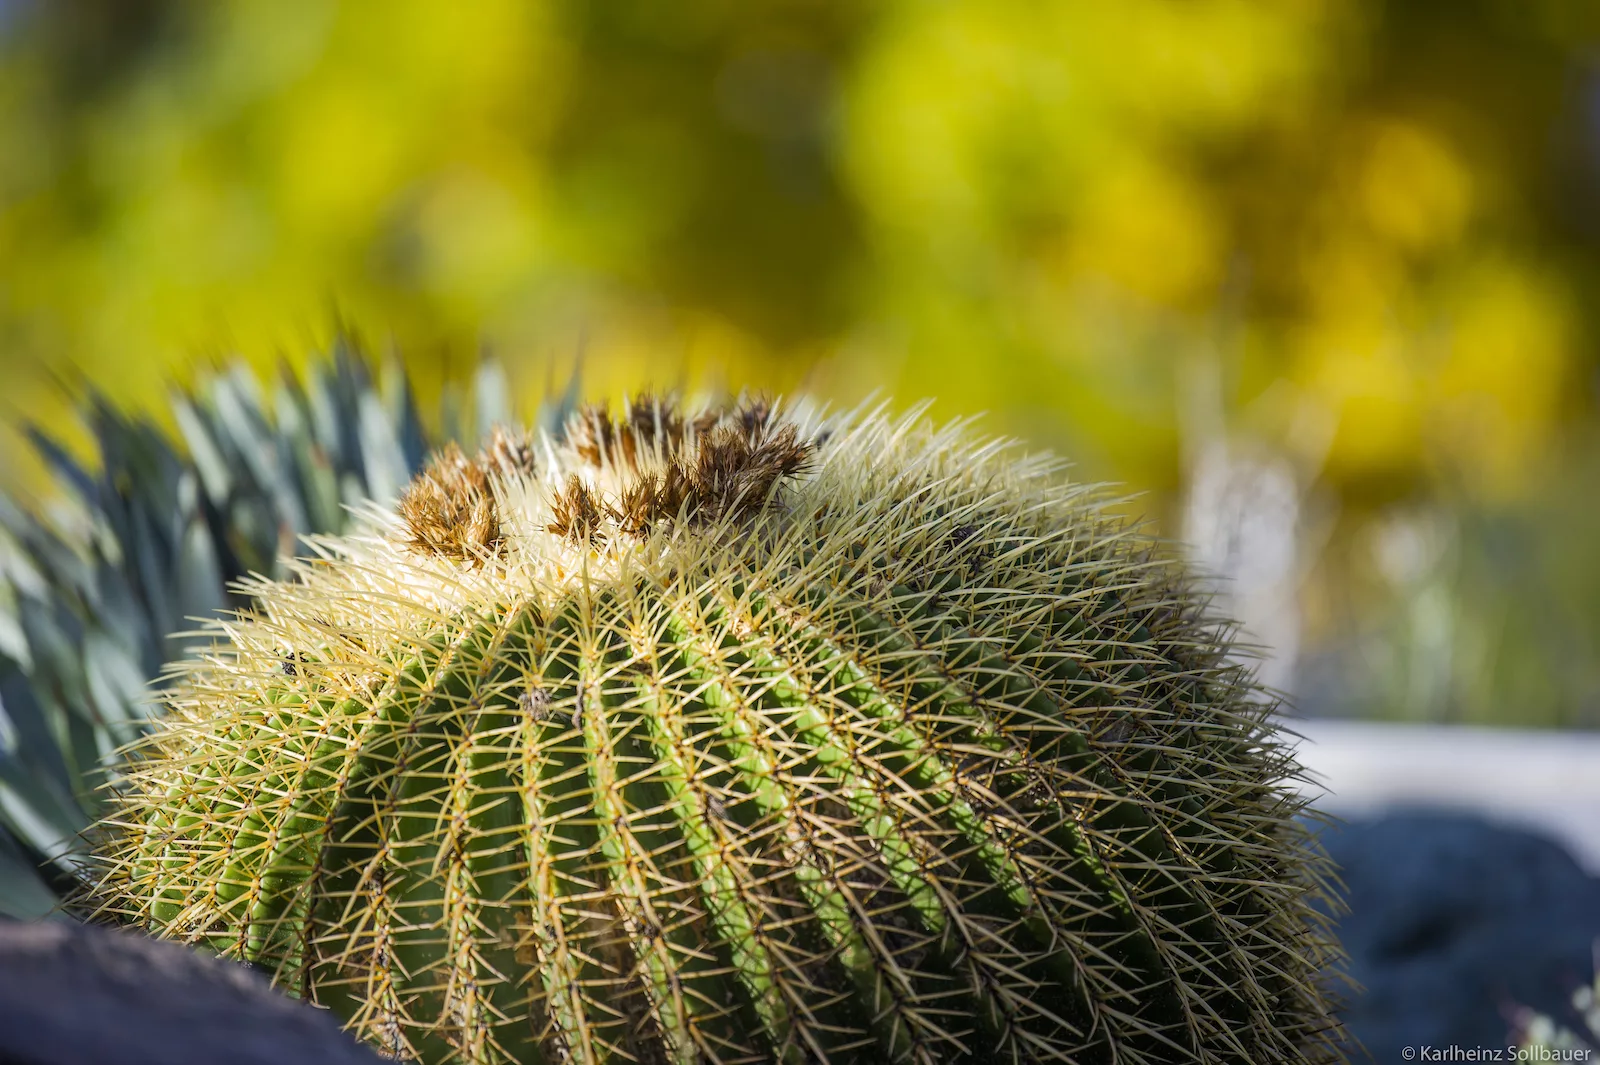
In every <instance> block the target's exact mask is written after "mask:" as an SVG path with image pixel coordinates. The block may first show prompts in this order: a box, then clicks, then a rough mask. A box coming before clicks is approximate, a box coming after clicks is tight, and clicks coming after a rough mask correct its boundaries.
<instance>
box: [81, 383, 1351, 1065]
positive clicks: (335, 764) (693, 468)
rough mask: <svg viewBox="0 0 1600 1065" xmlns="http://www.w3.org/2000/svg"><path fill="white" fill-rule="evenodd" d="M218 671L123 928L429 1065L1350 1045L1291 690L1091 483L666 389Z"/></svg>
mask: <svg viewBox="0 0 1600 1065" xmlns="http://www.w3.org/2000/svg"><path fill="white" fill-rule="evenodd" d="M535 453H537V449H520V450H514V458H515V461H512V460H508V459H506V458H505V455H501V456H499V457H496V456H494V455H485V456H482V457H480V458H477V459H466V458H464V457H463V456H461V455H460V454H459V453H454V454H447V455H445V456H442V457H441V458H440V459H439V460H438V461H437V462H436V463H435V466H434V467H432V468H431V469H430V471H428V472H426V473H424V475H423V476H422V478H421V479H419V481H418V482H416V483H415V484H414V485H413V488H412V490H411V491H410V492H409V493H408V495H407V498H406V500H404V501H402V504H401V507H400V510H399V514H398V516H393V515H391V516H382V515H375V516H374V517H375V520H374V524H373V528H372V530H371V531H370V532H369V533H368V534H367V535H364V536H357V537H351V538H347V539H340V540H329V541H325V542H319V543H317V544H315V545H314V546H315V547H316V554H315V557H313V558H311V559H308V560H304V561H301V562H299V563H297V564H296V565H295V566H294V572H293V575H292V579H290V580H286V581H284V582H265V581H263V582H261V583H260V584H258V585H256V586H253V587H252V588H251V591H253V592H254V593H255V594H256V595H257V597H258V599H259V602H260V603H261V604H262V606H261V608H260V610H259V611H258V612H256V613H253V614H250V615H247V616H244V617H241V618H240V619H239V620H237V621H234V622H230V623H229V624H227V625H226V626H225V627H224V631H223V633H222V636H223V639H221V640H219V642H218V646H217V647H216V649H215V650H214V652H213V653H212V654H210V655H209V656H207V657H206V658H204V659H203V660H201V661H199V662H196V663H192V664H190V665H189V666H187V667H185V669H184V672H183V677H184V682H183V683H182V684H181V685H179V686H178V687H177V688H176V689H175V690H174V694H173V695H172V697H171V699H170V700H169V712H168V714H167V715H166V718H165V719H164V723H163V725H162V726H161V728H160V729H159V730H158V731H157V732H156V733H155V734H154V735H153V736H152V737H151V738H149V739H148V740H145V741H143V742H142V744H141V746H140V747H139V748H138V749H137V751H136V752H135V753H136V757H135V759H134V761H133V763H132V767H131V769H130V771H129V773H128V777H127V782H126V786H125V787H124V789H123V791H122V793H121V805H120V809H119V811H118V813H117V815H116V816H115V817H114V818H112V819H111V820H110V822H108V834H107V842H106V844H105V846H104V848H103V852H102V853H103V858H102V862H103V869H104V876H103V879H102V881H101V883H100V884H99V887H98V889H97V894H96V896H95V897H96V900H97V902H98V903H99V904H100V905H101V906H102V907H104V908H106V909H108V910H111V911H114V912H117V913H120V914H123V915H125V916H126V917H128V918H130V919H132V920H135V921H137V922H139V923H141V924H144V925H146V926H148V927H151V928H153V929H154V930H155V931H157V932H158V933H159V934H161V935H164V936H168V937H172V938H177V939H184V940H190V941H195V942H201V943H205V944H207V945H209V946H211V947H212V948H213V949H216V950H218V951H219V952H221V953H223V954H225V955H228V956H232V957H238V958H243V959H248V960H250V961H253V962H256V963H258V964H261V965H263V966H265V967H267V968H268V969H270V970H272V971H274V972H275V974H276V977H277V980H278V982H279V984H280V986H283V987H285V988H287V989H290V990H291V991H294V992H295V993H298V994H300V995H303V996H305V997H307V998H309V999H312V1000H313V1001H316V1002H319V1003H321V1004H323V1005H326V1006H330V1007H332V1008H333V1009H335V1010H337V1011H338V1012H339V1013H341V1014H342V1015H343V1016H345V1017H346V1018H347V1019H348V1020H349V1022H350V1024H351V1025H352V1027H353V1028H355V1029H356V1030H358V1031H359V1032H360V1033H361V1034H362V1035H363V1036H364V1037H366V1038H368V1039H370V1040H372V1041H373V1042H374V1043H376V1044H377V1045H379V1046H381V1047H384V1048H385V1049H387V1050H388V1051H390V1052H391V1053H393V1054H395V1055H396V1056H399V1057H403V1058H414V1059H417V1060H420V1061H424V1062H447V1061H449V1062H453V1061H460V1062H473V1063H478V1062H541V1063H542V1062H569V1061H575V1062H594V1063H601V1062H625V1061H637V1062H671V1063H683V1065H690V1063H697V1062H719V1063H732V1062H757V1061H773V1060H776V1061H783V1062H793V1063H796V1065H799V1063H804V1062H850V1061H861V1062H905V1063H914V1062H921V1063H934V1062H949V1061H966V1060H971V1061H1007V1062H1012V1061H1015V1062H1024V1061H1071V1062H1128V1063H1140V1062H1177V1061H1194V1062H1224V1061H1226V1062H1238V1061H1252V1062H1269V1061H1270V1062H1287V1061H1318V1060H1325V1059H1329V1058H1331V1057H1332V1051H1331V1050H1330V1045H1331V1040H1332V1038H1333V1031H1332V1027H1331V1025H1332V1022H1331V1021H1330V1014H1329V1006H1328V1002H1327V1000H1326V994H1325V989H1324V988H1323V986H1322V983H1321V980H1322V977H1321V975H1320V974H1321V972H1322V971H1323V969H1324V967H1325V965H1326V964H1327V962H1328V961H1329V960H1330V957H1331V955H1332V951H1333V948H1332V947H1331V946H1330V945H1329V943H1328V941H1327V940H1326V937H1325V936H1324V935H1323V932H1322V927H1321V924H1320V923H1319V919H1318V917H1317V916H1316V912H1317V910H1316V904H1317V902H1318V900H1319V899H1321V898H1322V881H1323V874H1324V871H1323V864H1322V859H1321V858H1320V856H1319V853H1318V852H1317V851H1316V849H1315V846H1314V844H1313V843H1312V842H1311V841H1310V839H1309V838H1308V837H1307V835H1306V834H1305V832H1304V831H1303V830H1302V829H1301V828H1299V827H1298V826H1297V824H1296V823H1295V822H1294V820H1293V817H1294V815H1295V813H1296V812H1297V805H1296V802H1295V801H1294V799H1293V798H1292V792H1291V791H1290V790H1289V789H1288V788H1286V786H1285V783H1284V782H1285V780H1286V778H1287V777H1289V776H1290V775H1292V774H1293V773H1295V772H1297V769H1296V767H1295V765H1294V763H1293V761H1292V759H1291V757H1290V756H1289V754H1288V753H1287V752H1286V751H1285V750H1284V748H1282V747H1281V746H1280V745H1279V744H1278V743H1277V741H1276V740H1275V738H1274V736H1273V733H1272V731H1271V729H1270V727H1269V725H1268V723H1267V715H1268V712H1269V706H1268V703H1267V702H1266V701H1265V700H1263V699H1261V698H1259V697H1258V693H1256V692H1255V691H1254V690H1253V689H1252V688H1251V686H1250V684H1249V681H1248V678H1247V677H1245V676H1243V675H1241V674H1240V672H1239V671H1238V670H1237V669H1236V668H1234V667H1231V666H1229V665H1227V664H1226V660H1225V655H1224V652H1225V650H1226V648H1225V646H1224V645H1223V644H1222V642H1221V641H1220V637H1219V636H1218V635H1217V633H1218V630H1217V628H1216V626H1215V625H1213V624H1212V623H1211V622H1210V621H1209V619H1207V618H1206V617H1205V616H1204V614H1203V612H1202V611H1201V610H1200V608H1199V605H1198V602H1197V599H1196V598H1195V597H1194V596H1193V595H1192V594H1190V593H1189V592H1188V591H1187V589H1186V586H1185V585H1184V583H1183V580H1182V578H1181V575H1180V574H1178V573H1177V572H1175V571H1174V570H1173V569H1172V568H1171V567H1170V566H1169V565H1168V564H1166V563H1163V562H1161V561H1160V560H1159V559H1158V557H1157V556H1156V555H1155V554H1154V552H1153V549H1152V545H1151V544H1150V543H1149V542H1148V541H1147V540H1145V539H1143V538H1141V537H1140V536H1139V535H1137V534H1136V533H1135V532H1133V531H1131V530H1129V529H1128V528H1126V527H1125V526H1123V525H1120V524H1119V523H1117V522H1115V521H1113V520H1111V519H1110V518H1108V517H1107V516H1106V515H1105V514H1104V513H1103V512H1102V510H1101V504H1100V502H1099V498H1100V497H1099V496H1097V495H1096V494H1095V493H1094V492H1093V491H1091V490H1089V489H1085V488H1082V487H1078V486H1073V485H1070V484H1069V483H1067V482H1066V481H1065V480H1064V479H1063V478H1062V476H1061V474H1060V471H1059V468H1058V467H1057V465H1056V464H1054V463H1053V462H1051V461H1049V460H1043V459H1030V458H1026V457H1017V456H1016V455H1015V454H1013V453H1012V452H1011V451H1010V450H1009V449H1007V448H1005V447H1002V446H1000V445H997V444H994V443H988V442H983V441H975V440H974V439H973V438H971V437H970V436H969V435H968V433H967V431H966V430H965V429H963V428H961V427H955V428H951V429H946V430H935V429H933V428H930V427H928V426H927V425H926V424H925V423H923V422H922V421H920V420H919V419H918V418H916V417H908V418H905V419H900V420H891V419H887V418H885V417H883V416H882V415H880V414H876V413H863V414H858V415H851V416H843V417H837V418H832V419H823V418H821V417H819V416H814V415H811V414H808V413H805V412H804V411H802V412H801V413H800V414H797V415H795V416H793V417H790V418H780V417H778V416H777V415H776V414H774V413H773V412H772V411H771V410H769V409H767V408H766V407H763V406H758V405H746V406H743V407H739V408H735V409H732V410H728V411H722V412H710V413H702V414H701V415H700V416H698V417H687V416H684V415H680V414H679V412H678V411H676V410H675V409H674V408H672V407H671V406H670V405H669V404H666V403H664V402H660V401H641V402H639V403H637V404H636V405H635V406H634V407H632V408H631V409H630V410H629V411H628V412H626V414H625V415H624V416H623V417H621V418H618V419H612V418H610V417H609V416H607V415H605V414H604V413H602V412H599V411H594V410H590V411H586V412H584V413H582V414H580V415H579V416H577V417H576V418H575V419H574V420H573V422H572V423H571V425H569V427H568V429H567V431H566V433H565V434H564V435H563V436H562V437H561V439H560V440H557V441H546V446H545V447H544V448H543V456H542V457H541V458H540V459H539V460H538V461H537V462H536V461H534V460H533V459H532V458H531V456H532V455H533V454H535Z"/></svg>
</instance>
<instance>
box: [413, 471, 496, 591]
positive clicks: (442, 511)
mask: <svg viewBox="0 0 1600 1065" xmlns="http://www.w3.org/2000/svg"><path fill="white" fill-rule="evenodd" d="M399 511H400V518H401V520H402V521H403V522H404V523H405V526H406V529H407V531H408V532H409V533H410V537H409V539H408V541H407V542H408V543H409V545H410V546H411V547H412V548H413V549H415V550H417V551H421V552H424V553H431V554H435V555H441V556H443V557H445V558H450V559H455V560H456V561H471V562H482V561H483V560H484V559H486V558H489V557H492V556H494V555H497V554H499V553H500V549H501V547H502V546H503V541H502V539H501V535H500V516H499V513H498V512H497V511H496V508H495V501H494V491H493V489H492V488H491V486H490V475H489V470H488V469H487V468H486V467H485V466H484V464H483V463H482V462H479V461H477V460H474V459H469V458H467V456H466V455H464V454H463V453H462V451H461V449H460V448H459V447H457V446H456V445H455V444H449V445H447V446H446V447H444V448H443V449H441V450H440V451H439V453H438V454H437V455H435V456H434V457H433V460H432V461H431V462H430V463H429V464H428V467H427V469H425V470H423V471H422V472H421V473H420V474H418V475H417V476H416V478H415V479H414V480H413V481H412V482H411V484H410V485H408V486H407V487H406V490H405V494H404V495H402V496H401V497H400V504H399Z"/></svg>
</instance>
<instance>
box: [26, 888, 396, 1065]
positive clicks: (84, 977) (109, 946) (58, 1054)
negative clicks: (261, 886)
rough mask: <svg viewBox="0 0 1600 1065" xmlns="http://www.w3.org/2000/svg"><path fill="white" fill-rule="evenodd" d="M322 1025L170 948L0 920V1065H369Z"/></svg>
mask: <svg viewBox="0 0 1600 1065" xmlns="http://www.w3.org/2000/svg"><path fill="white" fill-rule="evenodd" d="M381 1060H382V1059H380V1058H379V1057H378V1056H377V1055H376V1054H373V1053H372V1052H371V1051H369V1050H367V1049H366V1048H364V1047H362V1046H360V1045H359V1044H357V1043H356V1041H355V1040H354V1039H352V1038H351V1037H349V1036H347V1035H345V1034H344V1033H343V1032H341V1031H340V1030H339V1025H338V1023H337V1021H336V1019H335V1018H334V1016H333V1015H332V1014H330V1013H328V1012H326V1011H324V1010H319V1009H316V1008H315V1007H312V1006H309V1005H306V1004H304V1003H301V1002H297V1001H295V1000H293V999H290V998H288V997H286V996H284V995H281V994H279V993H278V992H276V991H274V990H272V988H271V987H269V986H268V984H267V982H266V981H265V980H263V979H262V978H261V977H259V976H257V975H256V974H255V973H253V972H250V971H249V970H247V969H245V968H242V967H241V966H238V965H234V964H232V963H229V962H225V961H220V960H218V959H216V958H210V957H205V956H202V955H200V954H197V953H195V952H193V951H190V950H186V949H184V948H183V947H180V946H177V945H175V944H172V943H161V942H157V941H155V940H152V939H147V938H145V937H143V936H139V935H135V934H134V933H132V932H123V931H116V930H111V929H105V928H95V927H89V926H85V925H78V924H72V923H69V922H66V921H49V922H42V923H23V922H16V921H3V920H0V1062H4V1063H6V1065H288V1063H293V1065H378V1063H379V1062H380V1061H381Z"/></svg>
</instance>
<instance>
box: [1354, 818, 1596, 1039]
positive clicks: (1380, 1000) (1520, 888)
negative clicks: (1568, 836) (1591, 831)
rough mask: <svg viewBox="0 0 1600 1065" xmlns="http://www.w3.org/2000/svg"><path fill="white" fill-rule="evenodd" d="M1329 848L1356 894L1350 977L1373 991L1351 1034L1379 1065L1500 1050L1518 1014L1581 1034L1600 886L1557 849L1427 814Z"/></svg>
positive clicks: (1372, 828) (1361, 1000)
mask: <svg viewBox="0 0 1600 1065" xmlns="http://www.w3.org/2000/svg"><path fill="white" fill-rule="evenodd" d="M1322 838H1323V842H1324V843H1325V844H1326V845H1327V848H1328V851H1329V853H1330V855H1332V857H1333V859H1334V860H1335V861H1336V862H1337V863H1338V864H1339V865H1340V867H1341V876H1342V878H1343V880H1344V882H1345V885H1346V887H1347V888H1348V896H1347V901H1348V903H1349V906H1350V912H1349V914H1348V915H1346V916H1345V917H1344V918H1343V919H1342V920H1341V921H1340V923H1339V934H1340V938H1341V939H1342V940H1343V942H1344V946H1345V949H1346V950H1347V951H1348V952H1349V954H1350V965H1349V974H1350V976H1351V977H1353V978H1354V979H1355V980H1356V982H1358V983H1359V984H1361V985H1363V987H1364V988H1365V990H1364V992H1362V993H1360V994H1355V995H1352V996H1351V999H1350V1003H1349V1006H1348V1008H1347V1009H1346V1011H1345V1015H1344V1016H1345V1022H1346V1025H1347V1027H1348V1029H1349V1031H1350V1033H1351V1035H1352V1036H1354V1037H1355V1038H1356V1039H1358V1040H1360V1042H1361V1043H1362V1044H1363V1045H1364V1046H1365V1047H1366V1049H1367V1051H1368V1052H1369V1053H1370V1054H1371V1056H1372V1058H1373V1060H1374V1061H1377V1062H1384V1063H1387V1062H1398V1061H1402V1060H1405V1059H1404V1058H1403V1057H1402V1051H1403V1050H1404V1048H1406V1047H1413V1048H1421V1047H1441V1048H1445V1047H1452V1046H1457V1047H1462V1048H1464V1049H1471V1048H1475V1047H1498V1048H1501V1049H1502V1050H1503V1049H1504V1048H1505V1047H1506V1046H1507V1045H1508V1044H1509V1042H1510V1040H1511V1035H1512V1031H1511V1030H1512V1027H1513V1025H1512V1020H1511V1018H1512V1017H1514V1016H1515V1014H1516V1012H1517V1009H1518V1008H1519V1007H1533V1008H1535V1009H1538V1010H1539V1011H1541V1012H1544V1013H1548V1014H1551V1015H1553V1016H1556V1017H1558V1018H1560V1019H1562V1020H1563V1022H1564V1023H1568V1024H1571V1025H1576V1024H1577V1018H1576V1017H1574V1016H1572V1011H1571V1007H1570V1001H1569V1000H1570V996H1571V993H1572V991H1573V990H1574V989H1575V988H1577V987H1578V986H1579V985H1581V984H1584V983H1587V982H1589V981H1590V980H1591V979H1593V973H1594V953H1593V951H1594V944H1595V942H1596V941H1597V940H1600V880H1597V879H1595V878H1594V877H1591V876H1589V875H1588V874H1586V873H1585V872H1584V871H1583V869H1581V868H1580V867H1579V866H1578V865H1577V863H1576V862H1575V861H1573V859H1572V857H1571V856H1570V855H1568V854H1567V852H1566V851H1565V850H1563V849H1562V848H1561V847H1560V846H1559V845H1558V844H1556V843H1554V842H1552V841H1551V840H1548V839H1545V838H1543V837H1541V836H1538V835H1535V834H1533V833H1530V832H1525V831H1521V830H1518V829H1513V828H1507V827H1501V826H1497V825H1494V824H1491V823H1489V822H1487V821H1484V820H1481V819H1479V818H1476V817H1472V816H1470V815H1465V814H1454V813H1424V812H1418V813H1406V814H1395V815H1392V816H1388V817H1384V818H1381V819H1378V820H1373V821H1366V822H1353V823H1349V824H1345V825H1340V826H1334V827H1330V828H1328V829H1326V830H1324V831H1323V833H1322ZM1580 1030H1581V1029H1580ZM1417 1053H1418V1055H1419V1056H1418V1060H1424V1059H1423V1058H1422V1057H1421V1056H1420V1055H1421V1052H1420V1050H1418V1051H1417ZM1352 1060H1360V1055H1359V1054H1353V1055H1352Z"/></svg>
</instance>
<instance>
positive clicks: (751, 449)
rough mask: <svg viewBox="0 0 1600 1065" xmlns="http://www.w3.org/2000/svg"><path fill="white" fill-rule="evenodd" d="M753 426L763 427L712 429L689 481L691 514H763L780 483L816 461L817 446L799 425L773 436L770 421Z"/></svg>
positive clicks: (703, 518)
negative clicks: (804, 437) (807, 439)
mask: <svg viewBox="0 0 1600 1065" xmlns="http://www.w3.org/2000/svg"><path fill="white" fill-rule="evenodd" d="M750 424H753V425H758V426H759V428H750V427H749V426H748V425H747V424H745V423H743V422H735V423H734V424H732V425H724V426H721V427H719V428H717V429H714V430H712V432H711V434H710V436H708V437H707V438H706V439H705V440H704V441H703V442H702V443H701V444H700V447H699V449H698V451H697V452H696V453H695V456H694V465H693V467H692V469H691V470H690V472H689V476H688V480H689V486H690V487H689V501H690V508H691V513H692V514H693V516H694V517H695V518H697V519H698V520H701V521H715V520H716V519H718V518H721V517H723V516H724V515H728V514H734V513H741V512H744V513H754V512H755V511H758V510H760V509H761V508H762V507H764V506H766V504H767V500H768V498H769V497H770V496H771V494H772V490H773V488H775V487H776V486H777V484H778V482H779V481H780V480H782V479H783V478H785V477H792V476H794V475H795V474H797V473H800V472H802V471H803V470H804V469H805V467H806V465H807V464H808V462H809V461H810V457H811V451H812V448H811V445H810V444H809V443H805V442H802V441H801V440H800V432H799V430H798V429H796V428H795V427H794V426H793V425H785V426H782V427H780V428H779V429H778V430H777V431H776V432H772V433H769V432H767V431H766V424H767V423H766V421H765V419H763V420H762V421H760V422H758V423H750Z"/></svg>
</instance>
